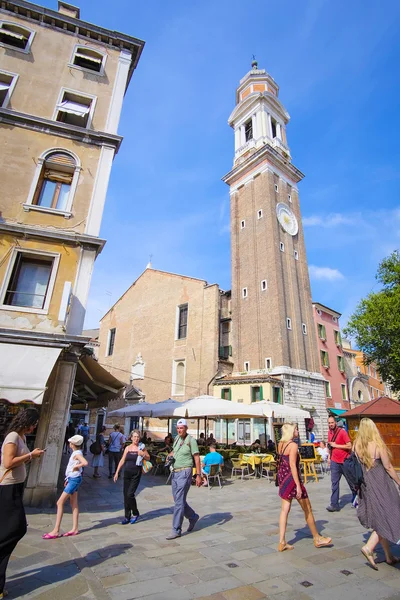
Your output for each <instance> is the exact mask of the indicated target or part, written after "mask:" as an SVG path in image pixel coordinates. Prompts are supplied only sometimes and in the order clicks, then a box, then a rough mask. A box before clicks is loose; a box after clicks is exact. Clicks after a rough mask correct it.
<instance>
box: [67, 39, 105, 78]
mask: <svg viewBox="0 0 400 600" xmlns="http://www.w3.org/2000/svg"><path fill="white" fill-rule="evenodd" d="M106 58H107V56H106V55H105V54H102V53H101V52H98V51H97V50H94V49H93V48H88V47H87V46H77V47H76V48H75V50H74V54H73V57H72V61H71V65H70V66H73V67H80V68H81V69H87V70H89V71H94V72H95V73H99V74H100V75H103V73H104V64H105V60H106Z"/></svg>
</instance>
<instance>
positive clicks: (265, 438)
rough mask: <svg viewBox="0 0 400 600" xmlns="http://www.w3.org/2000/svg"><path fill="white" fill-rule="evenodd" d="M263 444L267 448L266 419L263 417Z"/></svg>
mask: <svg viewBox="0 0 400 600" xmlns="http://www.w3.org/2000/svg"><path fill="white" fill-rule="evenodd" d="M264 444H265V449H267V419H264Z"/></svg>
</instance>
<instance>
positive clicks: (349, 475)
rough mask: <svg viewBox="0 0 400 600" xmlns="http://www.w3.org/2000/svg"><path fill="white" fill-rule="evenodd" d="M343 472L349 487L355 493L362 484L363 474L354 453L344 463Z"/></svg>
mask: <svg viewBox="0 0 400 600" xmlns="http://www.w3.org/2000/svg"><path fill="white" fill-rule="evenodd" d="M343 471H344V476H345V478H346V480H347V482H348V484H349V486H350V487H351V488H352V489H354V490H355V491H356V492H357V491H358V490H359V489H360V487H361V485H362V484H363V483H364V473H363V470H362V467H361V463H360V461H359V459H358V456H357V454H356V453H355V452H352V453H351V454H350V456H349V457H348V458H346V460H345V461H344V463H343Z"/></svg>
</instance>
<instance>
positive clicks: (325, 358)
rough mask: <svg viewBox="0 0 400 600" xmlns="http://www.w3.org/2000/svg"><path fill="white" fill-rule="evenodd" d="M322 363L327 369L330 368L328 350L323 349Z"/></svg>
mask: <svg viewBox="0 0 400 600" xmlns="http://www.w3.org/2000/svg"><path fill="white" fill-rule="evenodd" d="M321 363H322V366H323V367H325V369H329V354H328V353H327V352H326V350H321Z"/></svg>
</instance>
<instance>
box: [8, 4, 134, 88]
mask: <svg viewBox="0 0 400 600" xmlns="http://www.w3.org/2000/svg"><path fill="white" fill-rule="evenodd" d="M0 12H1V13H6V14H7V13H8V14H9V15H13V16H15V17H18V18H23V19H26V20H28V21H31V22H36V23H40V24H41V25H44V26H46V27H50V28H52V29H56V30H58V31H60V33H64V34H70V35H71V34H72V35H74V36H78V37H82V38H84V39H86V40H88V39H90V40H92V41H93V42H96V43H100V44H102V45H105V46H108V47H112V48H115V49H116V50H128V51H129V52H131V54H132V61H131V67H130V72H129V77H128V81H127V86H128V85H129V81H130V79H131V76H132V73H133V71H134V70H135V69H136V67H137V64H138V62H139V59H140V55H141V53H142V51H143V47H144V45H145V42H144V41H143V40H140V39H138V38H134V37H131V36H129V35H126V34H124V33H120V32H119V31H112V30H110V29H105V28H103V27H99V26H98V25H93V24H92V23H87V22H86V21H81V19H77V18H74V17H72V16H69V15H66V14H64V13H60V12H58V11H55V10H51V9H49V8H45V7H44V6H39V5H38V4H33V3H32V2H25V0H12V1H10V0H2V2H1V7H0Z"/></svg>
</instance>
